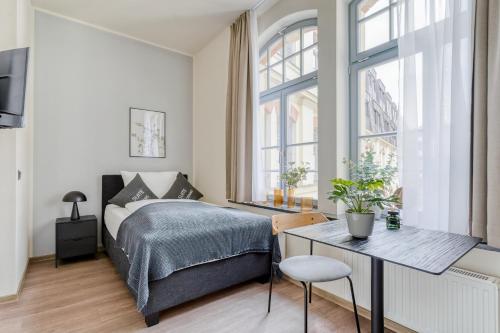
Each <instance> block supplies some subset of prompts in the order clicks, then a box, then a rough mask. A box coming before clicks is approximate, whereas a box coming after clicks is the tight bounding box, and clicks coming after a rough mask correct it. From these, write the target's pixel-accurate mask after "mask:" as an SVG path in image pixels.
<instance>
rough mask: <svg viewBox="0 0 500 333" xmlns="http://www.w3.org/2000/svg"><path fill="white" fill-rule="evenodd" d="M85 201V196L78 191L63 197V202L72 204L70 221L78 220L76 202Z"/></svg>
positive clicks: (78, 214)
mask: <svg viewBox="0 0 500 333" xmlns="http://www.w3.org/2000/svg"><path fill="white" fill-rule="evenodd" d="M83 201H87V197H86V196H85V194H83V193H82V192H80V191H71V192H68V193H66V195H64V197H63V202H72V203H73V210H72V211H71V219H72V220H79V219H80V212H79V211H78V205H77V204H76V203H77V202H83Z"/></svg>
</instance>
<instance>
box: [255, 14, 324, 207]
mask: <svg viewBox="0 0 500 333" xmlns="http://www.w3.org/2000/svg"><path fill="white" fill-rule="evenodd" d="M317 72H318V27H317V21H316V19H311V20H305V21H301V22H298V23H296V24H294V25H291V26H289V27H287V28H286V29H284V30H283V31H281V32H280V33H279V34H277V35H276V36H274V37H273V38H271V40H269V41H268V42H267V43H266V44H265V45H264V47H263V48H262V49H261V51H260V61H259V78H260V80H259V87H260V88H259V89H260V108H259V113H258V116H257V126H258V127H259V131H258V132H259V135H260V138H259V142H260V147H259V151H260V156H259V158H260V159H261V160H262V168H260V169H259V170H258V171H257V172H259V175H257V176H258V177H262V178H263V184H264V187H265V189H264V191H265V192H266V194H270V193H272V190H273V189H274V188H280V187H281V188H284V184H283V183H282V182H281V181H280V176H281V174H282V173H283V172H284V171H286V170H287V168H288V167H290V163H293V165H295V166H300V165H304V166H307V167H309V173H308V174H307V179H306V180H305V181H303V182H302V183H301V184H300V186H299V188H298V189H297V192H296V195H297V196H298V197H301V196H311V197H313V198H314V199H317V197H318V82H317Z"/></svg>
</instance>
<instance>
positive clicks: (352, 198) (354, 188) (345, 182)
mask: <svg viewBox="0 0 500 333" xmlns="http://www.w3.org/2000/svg"><path fill="white" fill-rule="evenodd" d="M365 158H366V155H365V156H362V158H361V159H360V163H359V164H355V163H354V162H352V161H351V162H350V169H351V177H352V179H342V178H335V179H332V180H331V184H332V186H333V190H332V191H331V192H329V199H330V200H333V201H335V202H336V203H337V202H338V201H341V202H343V203H344V204H345V205H346V206H347V210H346V218H347V226H348V228H349V233H350V234H351V235H352V236H354V237H356V238H367V237H368V236H370V235H371V234H372V232H373V225H374V222H375V213H374V211H373V208H374V207H379V208H381V209H383V208H384V206H388V205H390V204H396V203H399V198H398V197H397V196H396V195H394V194H387V193H388V192H389V190H388V189H387V183H390V181H391V180H389V179H388V178H387V177H385V176H384V175H385V174H380V172H379V171H380V170H378V171H377V170H375V171H376V172H373V169H370V168H368V169H366V168H363V167H362V166H363V165H365V164H364V163H365ZM368 158H369V159H372V158H373V153H370V155H369V157H368ZM372 162H373V159H372V160H371V162H370V163H372ZM353 171H354V172H353Z"/></svg>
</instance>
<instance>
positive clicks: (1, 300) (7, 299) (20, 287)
mask: <svg viewBox="0 0 500 333" xmlns="http://www.w3.org/2000/svg"><path fill="white" fill-rule="evenodd" d="M29 263H30V260H28V262H26V267H24V272H23V277H22V278H21V281H20V282H19V285H18V286H17V292H16V293H15V294H14V295H7V296H2V297H0V303H6V302H14V301H17V300H18V299H19V296H20V295H21V291H22V290H23V286H24V281H25V280H26V273H27V272H28V265H29Z"/></svg>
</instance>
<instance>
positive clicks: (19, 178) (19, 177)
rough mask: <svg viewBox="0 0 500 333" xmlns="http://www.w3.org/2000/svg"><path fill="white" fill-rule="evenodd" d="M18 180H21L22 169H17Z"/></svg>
mask: <svg viewBox="0 0 500 333" xmlns="http://www.w3.org/2000/svg"><path fill="white" fill-rule="evenodd" d="M17 180H21V170H17Z"/></svg>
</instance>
